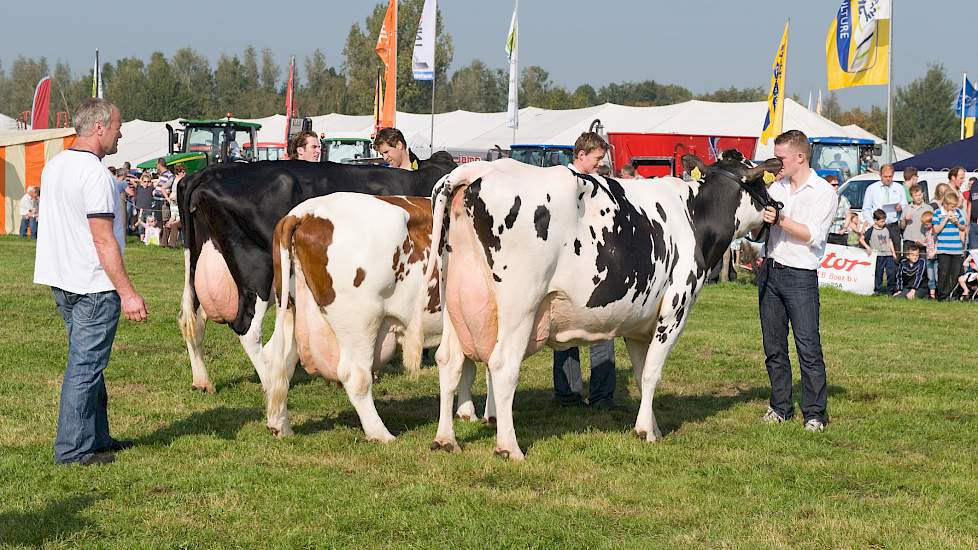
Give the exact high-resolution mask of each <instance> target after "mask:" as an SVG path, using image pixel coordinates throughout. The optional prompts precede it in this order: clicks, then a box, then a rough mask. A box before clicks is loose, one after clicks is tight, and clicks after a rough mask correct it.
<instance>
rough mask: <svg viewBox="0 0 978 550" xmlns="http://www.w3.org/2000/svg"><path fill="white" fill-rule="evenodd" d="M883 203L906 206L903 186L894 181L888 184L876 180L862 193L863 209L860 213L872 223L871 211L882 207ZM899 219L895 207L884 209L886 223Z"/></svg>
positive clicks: (905, 194)
mask: <svg viewBox="0 0 978 550" xmlns="http://www.w3.org/2000/svg"><path fill="white" fill-rule="evenodd" d="M884 204H899V205H900V206H901V207H903V208H906V206H907V192H906V191H904V190H903V186H902V185H900V184H899V183H896V182H890V185H883V182H882V181H878V182H876V183H874V184H873V185H870V186H869V187H867V188H866V194H865V195H863V211H862V213H861V215H862V217H863V219H864V220H866V221H868V222H869V223H873V212H874V211H876V210H879V209H882V210H886V209H884V208H883V205H884ZM898 221H900V214H898V213H897V212H896V210H895V209H890V210H886V223H896V222H898Z"/></svg>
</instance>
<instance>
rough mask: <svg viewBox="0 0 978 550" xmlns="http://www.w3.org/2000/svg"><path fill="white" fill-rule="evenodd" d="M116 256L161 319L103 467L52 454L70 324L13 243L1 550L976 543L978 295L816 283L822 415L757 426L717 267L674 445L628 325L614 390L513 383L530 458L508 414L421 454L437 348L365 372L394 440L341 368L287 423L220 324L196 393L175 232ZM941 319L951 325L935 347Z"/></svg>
mask: <svg viewBox="0 0 978 550" xmlns="http://www.w3.org/2000/svg"><path fill="white" fill-rule="evenodd" d="M126 255H127V264H128V268H129V271H130V273H131V274H132V275H133V279H134V281H135V284H136V286H137V288H138V289H139V290H140V291H141V292H142V293H143V295H144V296H145V297H146V300H147V303H148V307H149V312H150V321H149V322H148V323H145V324H140V325H137V324H133V323H128V322H126V321H124V320H123V321H121V322H120V329H119V334H118V336H117V338H116V347H115V351H114V352H113V355H112V361H111V363H110V365H109V369H108V371H107V379H108V388H109V396H110V407H109V410H110V421H111V425H112V429H113V434H114V435H115V436H117V437H119V438H126V439H134V440H135V441H136V443H137V446H136V447H134V448H133V449H131V450H128V451H125V452H123V453H120V454H119V455H118V461H117V462H116V463H115V464H112V465H109V466H103V467H89V468H83V467H79V466H71V467H63V466H55V465H54V464H53V463H52V448H51V446H52V441H53V437H54V429H55V420H56V415H57V404H58V392H59V387H60V381H61V376H62V373H63V368H64V362H65V359H66V343H65V334H64V328H63V325H62V322H61V320H60V318H59V317H58V315H57V314H56V311H55V309H54V303H53V300H52V298H51V295H50V292H49V291H48V289H47V288H44V287H38V286H35V285H32V284H31V279H32V273H33V258H34V254H33V245H32V244H31V243H27V242H24V241H20V240H18V239H16V238H9V237H4V238H0V258H2V261H0V311H2V321H0V350H2V352H0V377H2V378H0V380H2V381H0V406H2V412H0V452H2V456H0V543H2V544H3V545H4V546H7V545H9V546H46V547H74V546H84V547H123V548H132V547H247V548H252V547H255V548H257V547H424V548H431V547H448V546H452V547H479V548H485V547H538V548H543V547H546V548H556V547H615V548H617V547H626V548H649V547H678V546H687V547H751V548H752V547H803V548H825V547H850V548H867V547H976V546H978V522H976V518H978V483H976V481H978V459H976V456H978V405H976V402H978V374H976V370H978V360H976V344H975V342H976V338H975V335H976V330H975V329H976V319H978V317H976V309H975V308H974V307H973V306H971V305H970V304H957V303H952V304H935V303H921V302H912V303H911V302H897V301H891V300H888V299H882V298H877V299H874V298H868V297H867V298H863V297H856V296H852V295H847V294H843V293H841V292H836V291H831V290H826V291H823V293H822V337H823V344H824V348H825V355H826V363H827V365H828V372H829V382H830V390H829V412H830V415H831V420H832V422H831V424H830V425H829V428H828V430H827V431H826V432H824V433H822V434H809V433H806V432H804V431H803V430H802V426H801V421H800V420H796V421H794V422H792V423H790V424H786V425H781V426H767V425H763V424H761V423H760V422H759V421H758V419H759V418H760V416H761V414H762V413H763V412H764V410H765V407H766V403H767V397H768V393H769V388H768V381H767V375H766V372H765V370H764V366H763V357H762V354H761V350H760V328H759V324H758V321H757V305H756V294H755V292H756V291H755V289H754V287H752V286H749V285H745V284H728V285H723V286H713V287H707V288H706V289H705V290H704V292H703V294H702V296H701V298H700V301H699V303H698V304H697V306H696V308H695V309H694V310H693V313H692V318H691V320H690V322H689V325H688V327H687V329H686V332H685V334H684V335H683V336H682V337H681V338H680V340H679V344H678V345H677V346H676V348H675V350H674V351H673V353H672V355H671V356H670V357H669V360H668V361H667V363H666V367H665V370H664V374H663V380H662V383H661V384H660V385H659V389H658V391H657V393H656V396H655V401H654V407H655V411H656V414H657V417H658V419H659V425H660V427H661V428H662V431H663V433H664V434H665V438H664V439H663V440H662V441H661V442H659V443H656V444H647V443H644V442H641V441H638V440H636V439H634V438H632V437H631V436H630V435H629V433H628V432H629V430H630V428H631V426H632V424H633V422H634V417H635V413H636V412H637V410H638V400H637V397H638V395H637V392H636V389H635V387H634V385H633V383H632V381H631V375H630V372H631V370H630V365H628V363H627V355H626V353H625V351H624V347H623V346H622V345H621V343H620V342H619V350H618V364H619V371H618V384H619V386H618V397H617V398H618V401H619V402H620V403H622V404H623V405H624V406H625V410H624V411H615V412H600V411H590V410H587V409H562V408H558V407H556V406H555V405H554V404H552V402H551V382H550V354H549V352H543V353H540V354H538V355H536V356H534V357H532V358H530V359H528V360H527V361H525V362H524V367H523V372H522V376H521V381H520V387H519V389H518V390H517V396H516V402H515V418H516V428H517V433H518V435H519V436H520V443H521V444H522V447H523V449H524V450H525V451H527V460H526V462H525V463H521V464H517V463H510V462H506V461H503V460H501V459H498V458H496V457H494V456H493V454H492V449H493V446H494V435H495V432H494V430H493V428H491V427H487V426H483V425H482V424H477V423H472V424H469V423H463V422H461V421H459V422H457V423H456V427H457V431H458V438H459V442H460V444H461V445H462V446H463V450H462V452H461V453H459V454H454V455H449V454H444V453H433V452H431V451H429V450H428V445H429V444H430V443H431V441H432V439H433V438H434V434H435V429H436V426H437V412H438V401H437V389H438V376H437V372H436V369H434V368H427V369H425V370H424V371H423V372H422V375H421V377H420V379H419V380H412V379H411V378H410V377H408V376H405V375H402V374H399V373H398V372H394V371H391V370H389V371H387V372H386V373H385V376H384V377H383V379H382V380H381V382H380V383H379V384H378V385H377V386H375V397H376V399H377V402H378V409H379V411H380V414H381V417H382V418H383V419H384V421H385V422H386V423H387V426H388V427H389V428H390V429H391V431H392V432H394V433H395V434H396V435H398V440H397V441H395V442H394V443H392V444H389V445H386V446H381V445H377V444H372V443H367V442H364V441H363V437H362V431H361V430H360V427H359V423H358V420H357V417H356V415H355V413H354V412H353V409H352V407H351V405H350V404H349V402H348V401H347V398H346V395H345V393H344V392H343V391H342V390H341V389H339V388H337V387H335V386H327V385H326V384H324V383H323V381H322V380H319V379H312V378H310V377H308V376H305V375H304V373H301V369H299V371H300V373H299V374H297V377H296V380H295V381H294V382H293V390H292V392H291V393H290V403H289V404H290V409H291V412H292V424H293V427H294V428H295V431H296V435H295V436H294V437H292V438H288V439H283V440H276V439H274V438H273V437H272V436H271V435H270V434H269V433H268V431H267V430H266V429H265V423H264V417H263V415H264V408H263V401H262V393H261V389H260V386H259V385H258V382H257V376H256V375H255V374H254V372H253V370H252V368H251V366H250V364H249V363H248V361H247V359H246V357H245V355H244V353H243V351H242V350H241V348H240V346H239V345H238V343H237V339H236V338H234V337H233V335H232V333H231V332H230V330H228V329H227V328H226V327H222V326H217V325H213V324H212V325H209V327H208V334H207V338H206V348H207V355H206V359H207V363H208V365H209V367H210V371H211V375H212V379H213V380H214V383H215V385H216V386H217V390H218V393H217V394H216V395H206V394H201V393H197V392H192V391H190V382H191V377H190V369H189V364H188V362H187V358H186V350H185V348H184V345H183V341H182V339H181V337H180V334H179V330H178V328H177V325H176V315H177V309H178V301H179V295H180V288H181V284H182V277H183V274H182V269H183V261H182V255H181V253H180V252H179V251H173V250H165V249H159V248H155V247H152V248H144V247H142V246H139V245H136V244H131V245H130V246H129V248H128V250H127V252H126ZM269 317H271V316H269ZM270 326H271V323H270V322H269V323H267V324H266V329H269V328H270ZM931 334H940V335H941V340H942V341H943V342H946V343H944V344H942V345H940V346H938V347H933V346H926V345H923V342H926V341H929V340H930V338H929V336H928V335H931ZM910 336H913V337H912V338H911V337H910ZM796 369H797V366H796ZM481 373H482V367H481V366H480V375H479V376H478V379H477V380H478V381H477V383H476V393H477V405H478V406H480V407H481V405H482V403H483V402H484V395H485V393H484V392H485V386H484V382H483V381H482V374H481ZM796 373H797V370H796ZM585 375H586V371H585ZM796 379H797V374H796ZM797 394H798V385H797V383H796V395H797ZM796 418H800V415H798V416H796Z"/></svg>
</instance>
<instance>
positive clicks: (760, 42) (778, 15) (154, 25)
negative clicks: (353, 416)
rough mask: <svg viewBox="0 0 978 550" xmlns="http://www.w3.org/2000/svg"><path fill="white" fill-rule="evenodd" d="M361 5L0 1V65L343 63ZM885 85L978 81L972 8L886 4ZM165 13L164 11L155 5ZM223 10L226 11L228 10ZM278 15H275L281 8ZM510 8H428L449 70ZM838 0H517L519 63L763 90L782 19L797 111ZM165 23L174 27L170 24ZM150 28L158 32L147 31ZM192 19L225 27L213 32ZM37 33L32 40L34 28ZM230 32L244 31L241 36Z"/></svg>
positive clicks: (484, 51)
mask: <svg viewBox="0 0 978 550" xmlns="http://www.w3.org/2000/svg"><path fill="white" fill-rule="evenodd" d="M377 3H379V2H375V1H373V0H345V1H335V0H327V1H318V2H316V1H312V2H291V3H289V2H270V1H268V0H263V1H254V0H236V1H234V2H188V1H186V0H175V1H171V2H168V3H166V4H164V3H157V2H153V3H150V2H145V1H139V0H135V1H128V2H122V1H118V0H105V1H95V2H87V3H86V2H76V1H68V0H49V1H48V2H45V3H44V7H43V11H42V12H41V13H32V12H31V10H32V9H34V8H36V7H37V6H38V4H34V3H29V2H4V9H3V11H4V17H3V19H4V25H3V26H4V28H3V32H2V34H0V62H2V64H3V67H4V69H9V67H10V65H11V63H12V62H13V60H14V59H15V58H16V57H17V56H18V55H24V56H31V57H40V56H45V57H47V58H48V60H49V61H51V62H52V64H53V62H54V61H56V60H59V59H60V60H63V61H66V62H68V63H69V64H70V65H71V66H72V68H73V69H74V70H75V71H76V72H78V71H82V70H85V68H86V67H89V66H91V64H92V57H93V55H94V54H93V52H94V50H95V48H96V47H98V48H100V50H101V52H102V59H103V60H105V61H110V62H111V61H113V60H115V59H117V58H120V57H127V56H138V57H142V58H144V59H148V57H149V54H150V53H151V52H153V51H157V50H159V51H162V52H164V53H166V54H167V55H170V54H172V53H173V51H175V50H176V49H177V48H179V47H181V46H186V45H189V46H192V47H193V48H194V49H196V50H198V51H199V52H201V53H202V54H204V55H206V56H207V57H209V58H210V59H211V60H212V62H213V61H214V60H216V59H217V57H218V56H219V55H220V54H221V53H228V54H235V53H238V54H239V53H240V52H241V51H242V50H244V48H245V47H246V46H248V45H249V44H251V45H254V46H255V47H256V48H258V49H259V50H260V49H262V48H265V47H267V48H270V49H271V50H272V51H273V52H274V54H275V56H276V58H277V60H278V62H279V63H280V64H283V65H284V64H285V63H286V62H287V60H288V56H289V55H292V54H295V55H296V56H297V57H298V59H299V61H300V63H301V59H302V56H304V55H306V54H308V53H310V52H312V51H313V50H314V49H315V48H320V49H321V50H322V51H323V52H324V53H325V54H326V58H327V61H328V63H329V64H330V65H337V66H338V65H339V64H340V63H341V62H342V50H343V44H344V41H345V39H346V35H347V32H348V31H349V28H350V25H351V24H353V23H355V22H362V21H363V19H364V18H365V17H366V16H367V14H369V13H370V11H371V9H372V7H373V6H374V5H376V4H377ZM894 3H895V5H894V8H893V9H894V82H895V83H896V84H897V85H901V84H906V83H907V82H909V81H910V80H913V79H914V78H917V77H919V76H921V75H922V74H924V72H925V71H926V68H927V64H928V63H930V62H940V63H943V64H944V66H945V67H946V68H947V70H948V74H949V76H950V77H951V78H952V79H953V80H955V81H956V82H959V81H960V78H961V73H962V72H963V71H967V72H969V73H973V74H974V76H975V77H978V55H976V53H978V47H976V34H978V33H976V31H975V29H976V28H978V2H976V1H975V0H931V1H929V2H923V1H919V0H912V1H909V0H894ZM164 6H170V7H169V8H165V7H164ZM230 6H234V7H233V8H231V7H230ZM290 7H291V8H292V9H291V10H290V11H289V12H284V11H283V10H288V9H289V8H290ZM512 8H513V3H512V0H441V1H440V2H439V9H440V10H441V13H442V16H443V18H444V21H445V24H446V28H447V30H448V32H449V33H451V35H452V37H453V40H454V44H455V59H454V62H453V68H457V67H460V66H462V65H464V64H467V63H468V62H469V61H471V60H472V59H475V58H479V59H482V60H483V61H485V62H486V63H488V64H489V65H490V66H494V67H500V68H501V67H503V66H504V65H505V62H506V61H505V53H504V50H503V43H504V40H505V35H506V32H507V30H508V28H509V19H510V15H511V13H512ZM837 9H838V0H780V1H778V0H742V1H738V2H734V1H720V0H681V1H680V0H674V1H671V2H666V1H660V0H645V1H640V0H604V1H602V2H585V1H583V0H560V1H552V0H551V1H547V0H522V2H520V35H521V46H520V64H521V65H522V66H526V65H541V66H543V67H544V68H545V69H547V70H548V71H549V72H550V75H551V78H552V79H553V80H554V81H555V82H557V83H559V84H562V85H564V86H567V87H568V88H570V89H571V90H573V89H574V88H575V87H576V86H578V85H580V84H583V83H589V84H591V85H593V86H594V87H595V88H597V87H599V86H601V85H603V84H606V83H608V82H614V81H626V80H644V79H654V80H657V81H660V82H664V83H675V84H680V85H683V86H686V87H687V88H690V89H691V90H693V91H694V92H696V93H701V92H708V91H712V90H714V89H716V88H719V87H726V86H729V85H731V84H732V85H735V86H738V87H745V86H758V85H760V86H764V87H765V88H766V87H767V86H768V79H769V74H770V66H771V62H772V60H773V57H774V53H775V49H776V48H777V45H778V41H779V39H780V37H781V32H782V30H783V28H784V23H785V20H786V19H788V18H789V17H790V18H791V37H790V41H789V48H788V73H787V75H788V82H787V89H788V93H789V94H798V95H799V96H801V97H802V101H803V102H804V101H806V100H807V98H808V93H809V91H810V90H817V89H818V88H819V87H821V88H823V90H824V88H825V58H824V41H825V34H826V31H827V30H828V26H829V23H830V21H831V19H832V17H833V16H834V14H835V11H836V10H837ZM174 13H175V14H178V16H177V17H174V16H173V15H171V14H174ZM154 19H155V20H156V21H157V22H154ZM203 22H211V23H212V24H214V25H217V24H224V25H227V26H228V29H229V30H228V31H216V30H215V29H214V27H205V26H204V24H203ZM39 28H42V29H49V30H45V31H44V32H40V33H39V32H37V31H36V30H35V29H39ZM242 29H252V32H245V31H243V30H242ZM885 95H886V88H885V87H867V88H859V89H849V90H841V91H840V92H839V94H838V97H839V100H840V102H841V103H842V104H843V105H844V106H854V105H860V106H868V105H872V104H880V105H882V104H883V103H884V102H885Z"/></svg>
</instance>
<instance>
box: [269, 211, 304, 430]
mask: <svg viewBox="0 0 978 550" xmlns="http://www.w3.org/2000/svg"><path fill="white" fill-rule="evenodd" d="M298 227H299V218H297V217H295V216H291V215H288V216H285V217H284V218H282V219H281V220H279V222H278V223H277V224H276V225H275V232H274V233H273V235H272V262H273V264H274V269H273V277H274V279H273V281H274V283H273V288H274V290H275V297H276V300H277V302H278V309H277V311H276V314H275V330H274V331H273V333H272V339H271V348H272V349H271V352H270V354H269V361H268V364H267V368H268V375H267V386H268V387H267V388H265V390H266V398H267V404H266V406H267V415H268V418H269V419H270V420H271V419H273V418H276V417H278V416H279V415H280V414H281V412H282V411H283V410H284V409H285V407H284V404H283V402H284V400H285V396H286V395H288V392H289V378H290V376H289V372H288V371H289V368H290V367H291V365H289V355H290V354H291V351H292V348H293V346H294V345H295V343H294V342H295V305H294V301H293V300H292V298H291V291H290V289H291V286H292V258H293V254H292V239H293V237H294V236H295V231H296V229H297V228H298ZM290 305H291V307H290Z"/></svg>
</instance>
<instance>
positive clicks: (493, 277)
mask: <svg viewBox="0 0 978 550" xmlns="http://www.w3.org/2000/svg"><path fill="white" fill-rule="evenodd" d="M492 280H493V281H496V282H497V283H501V282H503V280H502V279H501V278H500V277H499V275H496V274H495V273H493V274H492Z"/></svg>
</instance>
